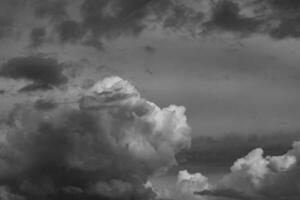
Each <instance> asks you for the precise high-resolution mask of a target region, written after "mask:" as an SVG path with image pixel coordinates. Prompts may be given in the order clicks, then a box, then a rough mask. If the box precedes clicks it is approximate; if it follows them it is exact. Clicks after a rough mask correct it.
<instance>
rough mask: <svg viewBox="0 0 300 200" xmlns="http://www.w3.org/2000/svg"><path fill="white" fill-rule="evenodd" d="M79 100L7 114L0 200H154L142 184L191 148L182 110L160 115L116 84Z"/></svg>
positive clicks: (115, 80)
mask: <svg viewBox="0 0 300 200" xmlns="http://www.w3.org/2000/svg"><path fill="white" fill-rule="evenodd" d="M78 94H80V95H78V96H77V97H76V98H75V99H74V101H75V103H70V104H60V105H59V104H56V106H54V105H55V104H53V103H51V102H53V101H51V102H50V101H49V102H47V101H45V100H43V101H42V100H40V101H39V102H36V103H35V104H34V105H32V106H30V105H28V104H26V105H24V106H22V104H20V106H19V107H18V108H16V109H14V110H13V111H14V112H13V113H12V114H9V117H10V119H11V123H5V124H3V125H2V126H1V132H2V133H3V134H6V137H5V139H4V140H3V141H2V142H1V159H0V183H1V185H2V186H3V192H1V195H8V196H10V197H8V199H13V198H20V199H30V200H35V199H49V200H50V199H51V200H53V199H95V200H98V199H107V200H109V199H115V200H116V199H128V200H129V199H143V200H146V199H154V198H155V197H156V194H155V192H154V191H152V189H151V188H148V187H145V186H144V184H146V182H147V180H148V178H149V177H150V176H152V175H153V174H155V173H158V172H159V171H163V170H164V169H166V168H168V167H169V166H171V165H173V164H175V163H176V160H175V154H176V153H177V152H179V151H180V150H182V149H184V148H187V147H189V145H190V140H191V138H190V127H189V126H188V125H187V122H186V117H185V115H184V111H185V109H184V107H181V106H174V105H171V106H169V107H167V108H163V109H160V108H159V107H157V106H156V105H155V104H154V103H151V102H149V101H147V100H145V99H143V98H141V97H140V94H139V93H138V91H137V90H136V89H135V88H134V86H132V85H131V84H130V83H129V82H127V81H125V80H122V79H120V78H119V77H109V78H105V79H104V80H103V81H100V82H98V83H96V84H95V85H94V86H92V87H91V88H89V89H84V90H82V91H80V92H79V93H78ZM76 99H78V101H77V103H76ZM58 108H59V109H58Z"/></svg>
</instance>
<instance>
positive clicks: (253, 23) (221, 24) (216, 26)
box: [204, 0, 260, 34]
mask: <svg viewBox="0 0 300 200" xmlns="http://www.w3.org/2000/svg"><path fill="white" fill-rule="evenodd" d="M259 25H260V21H258V20H256V19H255V18H250V17H246V16H243V15H241V14H240V8H239V5H238V4H237V3H235V2H232V1H228V0H221V1H218V2H217V3H216V4H215V5H214V6H213V7H212V17H211V19H210V20H209V21H208V22H205V24H204V26H205V28H206V29H207V31H210V30H219V31H232V32H236V33H240V34H250V33H253V32H255V31H257V29H258V26H259Z"/></svg>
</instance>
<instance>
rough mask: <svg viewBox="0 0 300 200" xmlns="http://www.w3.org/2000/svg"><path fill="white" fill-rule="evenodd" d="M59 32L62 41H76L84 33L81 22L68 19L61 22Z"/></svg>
mask: <svg viewBox="0 0 300 200" xmlns="http://www.w3.org/2000/svg"><path fill="white" fill-rule="evenodd" d="M57 32H58V35H59V38H60V40H61V41H62V42H75V41H78V40H80V39H81V38H82V37H83V35H84V32H83V30H82V27H81V24H80V23H78V22H76V21H73V20H66V21H63V22H62V23H60V24H59V26H58V27H57Z"/></svg>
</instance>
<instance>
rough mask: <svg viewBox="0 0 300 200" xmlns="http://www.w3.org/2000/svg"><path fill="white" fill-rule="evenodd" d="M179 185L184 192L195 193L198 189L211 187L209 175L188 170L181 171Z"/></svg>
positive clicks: (178, 178) (178, 179)
mask: <svg viewBox="0 0 300 200" xmlns="http://www.w3.org/2000/svg"><path fill="white" fill-rule="evenodd" d="M177 186H178V188H179V190H180V191H181V192H182V193H187V194H189V195H193V194H194V193H195V192H197V191H199V190H200V191H202V190H207V189H209V188H210V185H209V183H208V179H207V177H205V176H203V175H202V174H201V173H195V174H190V173H189V172H188V171H187V170H182V171H179V173H178V177H177Z"/></svg>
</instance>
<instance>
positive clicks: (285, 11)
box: [256, 0, 300, 39]
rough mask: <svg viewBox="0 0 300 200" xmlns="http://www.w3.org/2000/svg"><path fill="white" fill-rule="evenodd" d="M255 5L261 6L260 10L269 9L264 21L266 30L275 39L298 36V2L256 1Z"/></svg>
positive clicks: (299, 23)
mask: <svg viewBox="0 0 300 200" xmlns="http://www.w3.org/2000/svg"><path fill="white" fill-rule="evenodd" d="M256 6H258V7H263V8H264V9H262V12H266V11H269V12H270V13H271V14H269V15H267V19H266V21H265V23H266V25H269V24H270V23H272V22H273V23H275V24H276V25H269V26H267V27H266V32H267V33H269V35H270V36H271V37H273V38H275V39H283V38H299V37H300V22H299V21H300V16H299V12H300V2H299V1H296V0H287V1H282V0H269V1H267V0H265V1H260V2H259V1H256Z"/></svg>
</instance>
